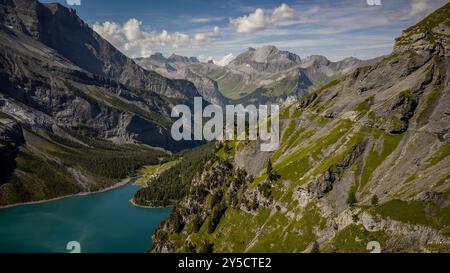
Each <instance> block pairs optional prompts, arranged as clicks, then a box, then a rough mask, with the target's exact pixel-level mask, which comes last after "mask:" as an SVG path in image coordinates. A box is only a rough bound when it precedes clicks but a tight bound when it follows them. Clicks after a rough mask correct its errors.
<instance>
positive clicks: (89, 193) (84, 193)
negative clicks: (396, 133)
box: [0, 177, 136, 210]
mask: <svg viewBox="0 0 450 273" xmlns="http://www.w3.org/2000/svg"><path fill="white" fill-rule="evenodd" d="M135 178H136V177H128V178H125V179H122V180H121V181H120V182H118V183H116V184H114V185H111V186H109V187H106V188H104V189H101V190H98V191H89V192H80V193H76V194H69V195H64V196H59V197H55V198H51V199H45V200H39V201H30V202H23V203H17V204H11V205H6V206H0V210H1V209H9V208H15V207H20V206H26V205H37V204H44V203H48V202H53V201H57V200H61V199H66V198H70V197H76V196H86V195H91V194H96V193H102V192H107V191H111V190H115V189H117V188H120V187H123V186H125V185H127V184H128V183H130V182H132V181H133V180H134V179H135Z"/></svg>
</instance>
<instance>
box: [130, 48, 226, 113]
mask: <svg viewBox="0 0 450 273" xmlns="http://www.w3.org/2000/svg"><path fill="white" fill-rule="evenodd" d="M135 61H136V63H137V64H139V65H140V66H141V67H143V68H145V69H147V70H149V71H156V72H158V73H160V74H161V75H164V76H166V77H168V78H172V79H185V80H188V81H190V82H192V83H193V84H194V85H195V87H196V88H197V90H198V92H199V93H200V94H201V95H202V97H203V98H204V99H205V100H207V101H208V102H210V103H213V104H217V105H224V104H225V102H226V101H227V99H226V98H225V97H224V96H223V95H222V94H221V93H220V92H219V88H218V86H217V83H216V82H215V81H214V80H211V79H210V78H208V77H207V76H205V75H201V74H198V73H196V72H194V71H193V70H192V69H191V68H190V66H191V65H194V64H196V65H201V63H200V62H199V60H198V59H197V58H196V57H184V56H179V55H176V54H172V55H171V56H169V57H168V58H166V57H164V56H163V55H162V54H161V53H156V54H153V55H151V56H149V57H147V58H136V59H135Z"/></svg>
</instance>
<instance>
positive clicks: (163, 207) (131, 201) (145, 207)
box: [129, 198, 173, 209]
mask: <svg viewBox="0 0 450 273" xmlns="http://www.w3.org/2000/svg"><path fill="white" fill-rule="evenodd" d="M129 201H130V203H131V204H132V205H133V206H135V207H138V208H143V209H165V208H173V206H144V205H139V204H137V203H136V202H134V199H133V198H131V199H130V200H129Z"/></svg>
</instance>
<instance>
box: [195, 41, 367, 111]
mask: <svg viewBox="0 0 450 273" xmlns="http://www.w3.org/2000/svg"><path fill="white" fill-rule="evenodd" d="M370 62H372V61H361V60H358V59H356V58H347V59H344V60H342V61H339V62H331V61H329V60H328V59H327V58H326V57H324V56H318V55H315V56H310V57H307V58H305V59H304V60H302V59H301V58H300V57H299V56H298V55H296V54H294V53H290V52H288V51H282V50H279V49H278V48H276V47H274V46H263V47H261V48H257V49H254V48H248V49H247V50H246V51H245V52H243V53H241V54H240V55H238V56H237V57H236V58H234V59H233V60H232V61H231V62H230V63H229V64H228V65H226V66H218V65H215V64H214V63H194V64H189V67H190V68H191V70H193V71H195V72H196V73H197V74H200V75H204V76H206V77H208V78H211V79H212V80H215V81H216V82H217V83H218V88H219V90H220V92H221V93H222V94H223V95H224V96H226V97H228V98H230V99H232V100H234V101H235V102H237V103H244V104H246V103H256V104H258V103H267V102H278V103H280V104H282V105H289V104H290V103H291V102H293V101H295V100H296V99H299V98H302V97H303V96H305V95H306V94H307V93H308V92H310V91H311V90H314V88H318V87H320V86H321V85H323V84H325V83H326V82H329V81H330V80H332V79H335V78H337V77H338V76H340V75H343V74H345V73H348V72H349V71H351V70H353V69H355V68H356V67H358V66H360V65H363V64H368V63H370Z"/></svg>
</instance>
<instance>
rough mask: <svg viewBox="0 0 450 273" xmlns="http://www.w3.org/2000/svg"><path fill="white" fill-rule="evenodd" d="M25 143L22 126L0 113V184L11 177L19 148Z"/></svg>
mask: <svg viewBox="0 0 450 273" xmlns="http://www.w3.org/2000/svg"><path fill="white" fill-rule="evenodd" d="M24 143H25V139H24V137H23V133H22V128H21V127H20V125H19V124H18V123H17V121H15V120H14V119H12V118H11V117H9V116H3V115H0V154H1V157H0V185H2V184H4V183H6V182H7V181H8V180H9V179H10V178H11V176H12V173H13V172H14V169H15V167H16V162H15V158H16V155H17V152H18V150H19V149H18V148H19V146H20V145H22V144H24Z"/></svg>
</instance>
